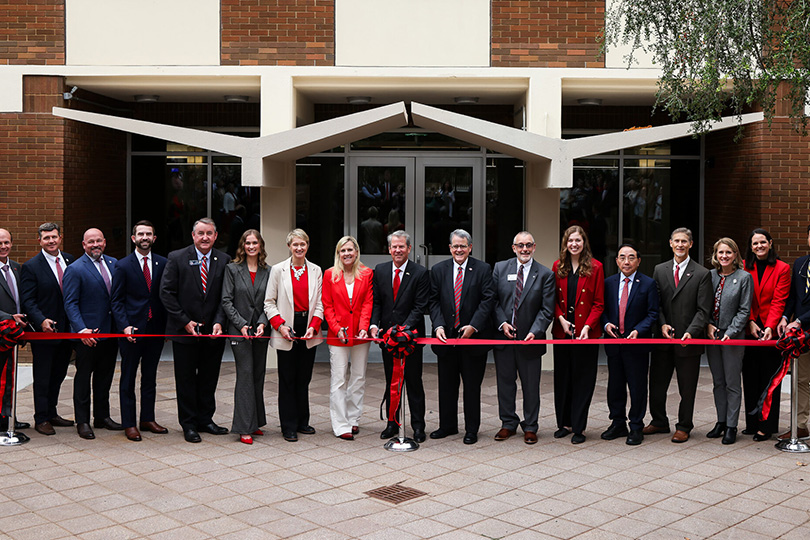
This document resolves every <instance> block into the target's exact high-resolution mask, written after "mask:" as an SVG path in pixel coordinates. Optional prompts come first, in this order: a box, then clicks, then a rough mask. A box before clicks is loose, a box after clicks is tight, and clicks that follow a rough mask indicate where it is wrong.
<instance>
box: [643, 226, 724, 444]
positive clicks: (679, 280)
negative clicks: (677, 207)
mask: <svg viewBox="0 0 810 540" xmlns="http://www.w3.org/2000/svg"><path fill="white" fill-rule="evenodd" d="M669 245H670V247H671V248H672V253H673V255H674V258H673V259H672V260H669V261H666V262H662V263H661V264H659V265H657V266H656V267H655V270H654V271H653V279H654V280H655V282H656V283H657V284H658V291H659V292H660V295H661V305H660V310H659V312H658V323H659V324H660V328H661V335H662V336H663V337H665V338H670V339H673V340H676V339H677V340H680V342H681V343H680V344H678V345H659V346H658V347H657V349H656V350H654V351H653V354H652V362H651V363H650V415H651V416H652V421H651V422H650V424H649V425H648V426H647V427H645V428H644V430H643V433H644V435H651V434H653V433H669V418H667V391H668V390H669V383H670V381H671V380H672V372H673V371H675V372H676V374H677V377H678V392H679V393H680V395H681V402H680V405H679V407H678V423H677V424H676V425H675V430H676V431H675V433H674V434H673V435H672V442H675V443H682V442H686V441H688V440H689V432H690V431H692V428H693V427H694V424H693V422H692V416H693V413H694V411H695V395H696V394H697V383H698V377H699V376H700V355H701V354H703V348H704V347H703V345H687V344H686V342H687V341H688V340H690V339H692V338H702V337H703V336H704V335H705V330H706V325H707V324H708V322H709V310H710V309H711V307H712V297H713V291H712V278H711V276H710V275H709V271H708V270H706V269H705V268H703V267H702V266H700V265H699V264H698V263H696V262H695V261H694V260H692V259H691V258H690V257H689V249H690V248H691V247H692V231H690V230H689V229H687V228H685V227H681V228H678V229H675V230H674V231H672V235H670V238H669Z"/></svg>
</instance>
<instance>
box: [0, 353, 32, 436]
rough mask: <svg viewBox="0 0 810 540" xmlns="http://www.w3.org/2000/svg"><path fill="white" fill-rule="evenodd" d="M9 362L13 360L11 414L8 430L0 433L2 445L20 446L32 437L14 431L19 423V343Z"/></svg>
mask: <svg viewBox="0 0 810 540" xmlns="http://www.w3.org/2000/svg"><path fill="white" fill-rule="evenodd" d="M9 362H13V366H12V368H11V373H13V378H12V384H11V386H12V388H11V414H10V415H9V417H8V431H7V432H6V433H0V446H19V445H21V444H24V443H27V442H28V441H29V440H30V439H29V438H28V435H26V434H25V433H19V432H15V431H14V426H15V425H16V424H17V345H14V348H13V349H11V358H9Z"/></svg>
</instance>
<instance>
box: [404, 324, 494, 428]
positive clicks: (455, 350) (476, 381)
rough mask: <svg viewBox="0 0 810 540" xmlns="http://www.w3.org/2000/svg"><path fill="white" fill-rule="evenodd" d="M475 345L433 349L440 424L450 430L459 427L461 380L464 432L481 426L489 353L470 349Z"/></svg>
mask: <svg viewBox="0 0 810 540" xmlns="http://www.w3.org/2000/svg"><path fill="white" fill-rule="evenodd" d="M454 337H455V336H454ZM472 348H473V347H464V346H462V347H454V346H444V347H438V346H437V347H434V349H433V350H434V351H435V352H436V355H437V357H438V373H439V427H440V428H442V429H445V430H448V431H455V430H457V429H458V393H459V392H458V386H459V382H460V381H461V382H463V383H464V431H466V432H467V433H478V428H479V427H480V426H481V383H482V382H484V372H485V371H486V369H487V355H486V353H484V354H480V353H478V354H475V353H473V352H470V349H472ZM482 348H483V347H482ZM408 360H410V358H409V359H408ZM406 369H407V364H406Z"/></svg>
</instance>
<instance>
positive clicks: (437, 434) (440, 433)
mask: <svg viewBox="0 0 810 540" xmlns="http://www.w3.org/2000/svg"><path fill="white" fill-rule="evenodd" d="M450 435H458V430H457V429H443V428H439V429H437V430H436V431H431V432H430V438H431V439H444V438H445V437H448V436H450Z"/></svg>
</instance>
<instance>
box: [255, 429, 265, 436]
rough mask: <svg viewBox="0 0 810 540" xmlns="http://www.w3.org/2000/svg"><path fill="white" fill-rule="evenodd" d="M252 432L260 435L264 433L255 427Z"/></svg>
mask: <svg viewBox="0 0 810 540" xmlns="http://www.w3.org/2000/svg"><path fill="white" fill-rule="evenodd" d="M253 434H254V435H259V436H261V435H264V431H262V430H260V429H257V430H256V431H254V432H253Z"/></svg>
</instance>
